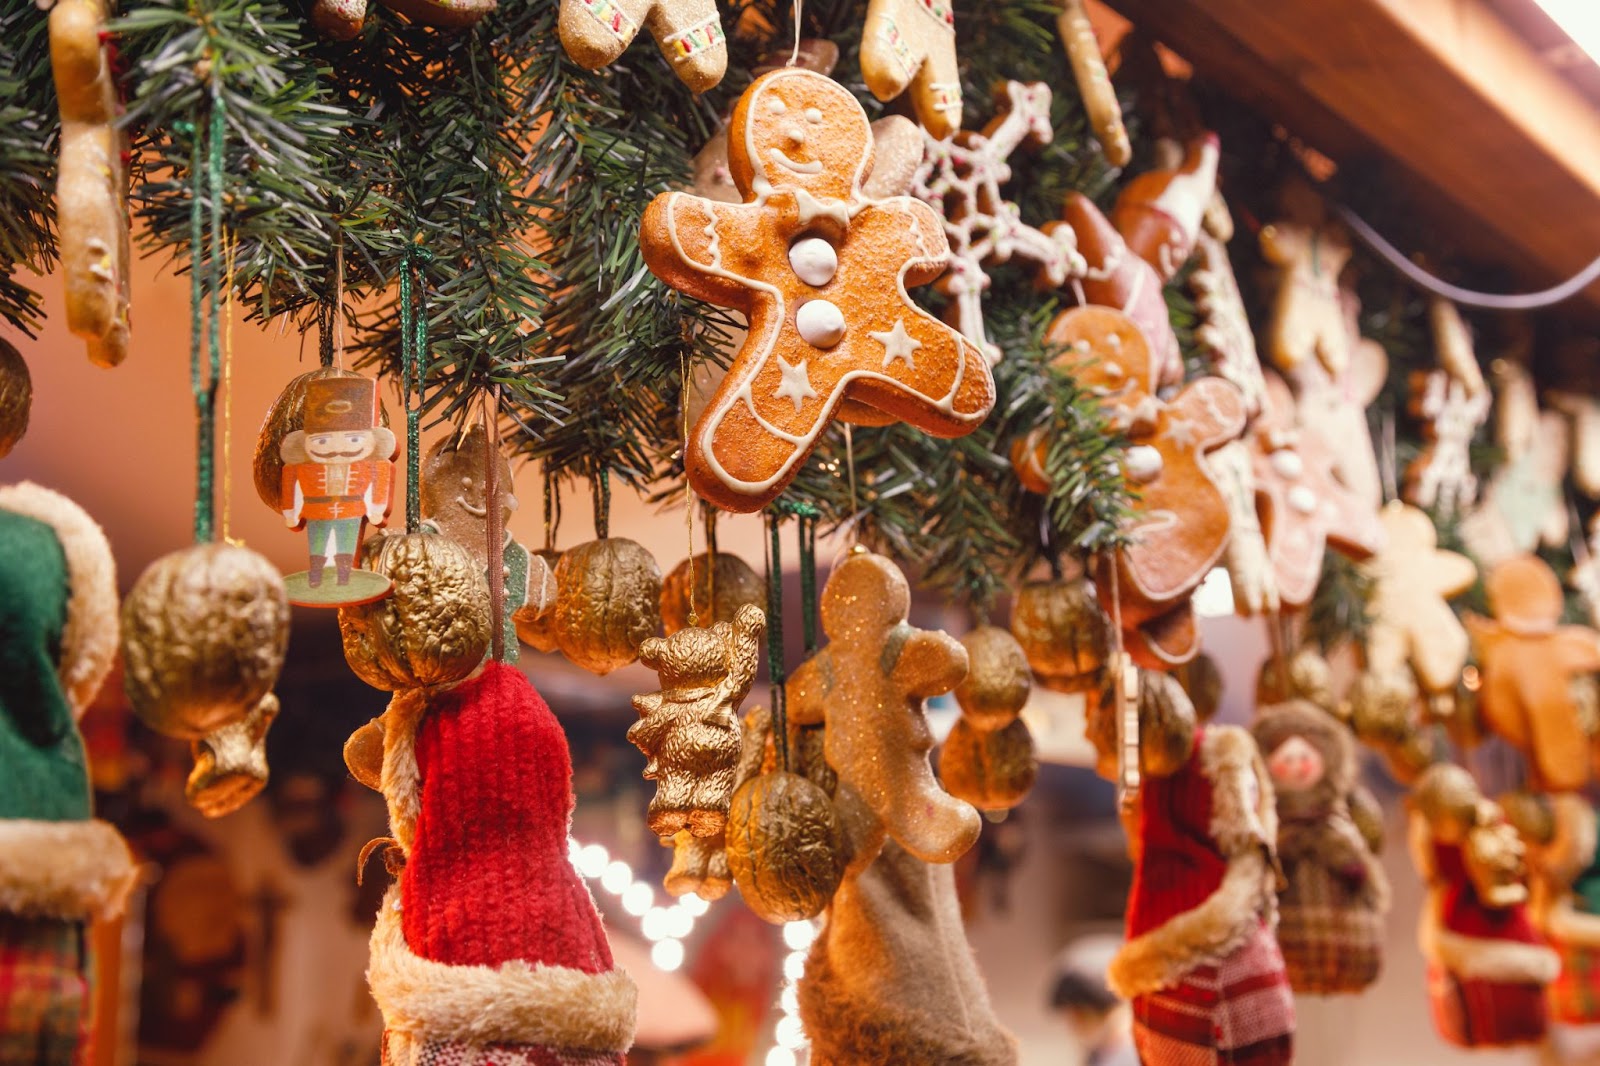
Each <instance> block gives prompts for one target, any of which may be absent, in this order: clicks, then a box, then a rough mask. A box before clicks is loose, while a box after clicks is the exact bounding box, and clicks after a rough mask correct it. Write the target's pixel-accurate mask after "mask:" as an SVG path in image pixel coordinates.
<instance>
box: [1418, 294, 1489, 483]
mask: <svg viewBox="0 0 1600 1066" xmlns="http://www.w3.org/2000/svg"><path fill="white" fill-rule="evenodd" d="M1428 320H1429V322H1430V324H1431V325H1432V328H1433V343H1434V350H1435V352H1436V355H1437V358H1438V362H1439V368H1438V369H1437V370H1432V371H1429V372H1427V373H1417V374H1413V375H1412V378H1411V393H1412V395H1411V413H1412V414H1414V415H1416V416H1417V417H1418V418H1420V419H1422V421H1423V436H1424V437H1426V438H1427V443H1426V444H1425V445H1424V446H1423V449H1422V453H1421V454H1420V455H1418V456H1417V458H1416V459H1414V460H1413V461H1412V462H1411V465H1409V466H1408V467H1406V480H1405V486H1404V489H1403V492H1402V495H1404V496H1405V498H1406V501H1407V502H1408V503H1414V504H1416V505H1417V506H1418V507H1425V508H1428V509H1430V510H1432V509H1435V508H1437V509H1438V510H1439V511H1441V512H1443V513H1444V514H1447V515H1454V514H1457V513H1459V512H1461V511H1464V510H1466V509H1467V508H1469V507H1471V506H1472V504H1473V503H1474V502H1475V501H1476V500H1477V498H1478V479H1477V477H1476V476H1475V475H1474V474H1473V473H1472V459H1471V453H1470V449H1471V447H1472V441H1473V438H1474V437H1476V436H1477V434H1478V429H1479V427H1481V426H1482V425H1483V423H1484V422H1485V421H1486V420H1487V419H1488V417H1489V405H1490V403H1491V402H1492V399H1493V397H1491V396H1490V394H1489V388H1488V386H1487V385H1486V384H1484V380H1483V371H1482V370H1480V369H1479V367H1478V360H1477V356H1476V354H1475V352H1474V350H1473V344H1472V336H1471V334H1470V332H1469V331H1468V330H1467V326H1466V323H1465V322H1463V321H1462V319H1461V312H1460V311H1458V310H1457V309H1456V306H1455V305H1454V304H1452V303H1450V302H1449V301H1448V300H1445V299H1442V298H1440V297H1437V296H1436V297H1434V298H1433V299H1432V300H1431V301H1430V302H1429V305H1428Z"/></svg>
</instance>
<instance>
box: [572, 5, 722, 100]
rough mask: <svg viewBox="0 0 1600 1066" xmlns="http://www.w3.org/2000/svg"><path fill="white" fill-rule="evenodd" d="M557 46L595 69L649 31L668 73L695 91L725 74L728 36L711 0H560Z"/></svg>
mask: <svg viewBox="0 0 1600 1066" xmlns="http://www.w3.org/2000/svg"><path fill="white" fill-rule="evenodd" d="M559 25H560V31H561V46H562V47H563V48H565V49H566V50H567V55H568V56H570V57H571V58H572V61H573V62H574V63H577V64H578V65H579V66H581V67H583V68H584V69H585V70H599V69H600V68H601V67H604V66H607V65H609V64H610V63H612V62H613V61H614V60H615V59H616V58H617V57H618V56H620V55H621V54H622V53H623V52H625V51H626V50H627V48H628V45H630V44H632V43H633V39H634V38H635V37H637V36H638V34H639V30H640V29H641V28H643V29H648V30H649V31H650V35H651V36H652V37H654V38H655V39H656V44H657V45H658V46H659V47H660V48H661V54H662V55H664V56H666V57H667V62H668V63H670V64H672V72H673V73H674V74H676V75H677V76H678V79H679V80H680V81H682V82H683V83H684V84H685V85H687V86H688V87H689V88H691V89H693V90H694V91H695V92H697V93H702V92H705V91H706V90H707V89H710V88H712V87H713V86H715V85H716V84H717V83H718V82H720V81H721V80H722V75H723V74H725V73H726V72H727V70H728V38H727V36H726V34H725V33H724V32H723V29H722V19H721V18H720V17H719V16H718V15H717V5H716V0H561V16H560V23H559Z"/></svg>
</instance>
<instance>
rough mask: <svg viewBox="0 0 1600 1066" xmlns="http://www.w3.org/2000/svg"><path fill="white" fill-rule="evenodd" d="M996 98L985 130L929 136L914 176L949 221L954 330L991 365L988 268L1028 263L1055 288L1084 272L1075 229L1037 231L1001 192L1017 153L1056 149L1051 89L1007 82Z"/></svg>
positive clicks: (921, 194)
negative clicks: (987, 322) (985, 309)
mask: <svg viewBox="0 0 1600 1066" xmlns="http://www.w3.org/2000/svg"><path fill="white" fill-rule="evenodd" d="M995 95H996V97H997V102H998V104H999V110H998V112H997V113H996V115H995V117H994V119H993V120H992V121H991V122H990V123H989V124H988V125H987V126H985V127H984V129H983V132H981V133H972V132H968V131H965V130H963V131H962V132H960V133H957V134H956V135H955V137H953V138H951V139H949V140H938V139H936V138H934V137H933V136H932V135H931V134H929V135H928V138H927V146H926V151H925V153H924V156H923V161H922V166H921V167H919V168H918V169H917V171H916V174H915V176H914V178H913V182H914V184H913V190H914V193H915V195H916V196H917V197H918V198H919V199H921V200H923V201H925V202H927V203H928V204H929V205H930V206H931V207H932V208H933V209H934V210H935V211H938V212H939V214H940V215H941V216H942V217H943V218H944V232H945V236H946V237H948V238H949V240H950V251H951V259H950V269H949V270H948V271H947V272H946V273H945V276H944V277H943V278H941V279H939V287H940V291H942V292H943V293H944V294H945V295H947V296H950V297H952V303H951V305H950V310H951V314H952V316H953V318H954V323H953V324H954V325H955V326H956V327H957V328H958V329H960V330H961V332H962V334H963V335H964V336H965V337H966V338H967V339H968V340H970V341H972V343H974V344H976V345H978V346H979V347H980V348H982V349H983V352H984V354H985V355H986V356H987V357H988V359H989V361H990V362H991V363H997V362H999V361H1000V349H999V348H997V347H995V346H994V345H993V344H990V343H989V338H988V335H987V333H986V332H985V330H984V328H983V293H984V291H985V290H986V289H988V288H989V275H988V274H986V273H984V270H983V267H984V264H985V263H1005V262H1009V261H1010V260H1011V259H1013V258H1021V259H1026V260H1029V261H1030V262H1032V263H1034V264H1035V265H1036V266H1037V267H1038V270H1039V274H1040V275H1041V276H1042V277H1043V278H1044V279H1045V280H1047V281H1048V282H1049V283H1050V284H1051V285H1052V286H1056V287H1059V286H1061V285H1064V284H1066V281H1067V278H1068V277H1069V276H1077V275H1080V274H1082V273H1083V270H1084V262H1083V257H1082V256H1080V255H1079V254H1078V251H1077V240H1076V238H1075V237H1074V236H1073V233H1072V230H1071V229H1070V228H1069V227H1066V226H1056V227H1052V229H1051V231H1050V232H1049V233H1045V232H1043V231H1041V230H1037V229H1034V228H1033V227H1032V226H1029V225H1027V224H1025V223H1024V222H1023V221H1022V212H1021V211H1020V210H1019V209H1018V208H1017V205H1016V204H1013V203H1010V202H1008V201H1007V200H1006V199H1005V198H1004V197H1003V196H1002V195H1001V192H1000V186H1002V185H1004V184H1005V183H1006V182H1007V181H1009V180H1010V178H1011V165H1010V163H1009V162H1008V160H1009V159H1010V157H1011V154H1012V153H1013V152H1015V151H1016V150H1017V149H1019V148H1021V147H1023V146H1025V145H1042V144H1049V143H1050V139H1051V137H1052V136H1053V132H1052V130H1051V128H1050V87H1049V86H1047V85H1044V84H1041V83H1039V82H1032V83H1030V84H1027V85H1024V84H1023V83H1022V82H1019V81H1008V82H1006V83H1005V84H1004V85H1002V86H1000V88H999V89H998V90H997V92H996V94H995Z"/></svg>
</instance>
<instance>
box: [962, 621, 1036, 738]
mask: <svg viewBox="0 0 1600 1066" xmlns="http://www.w3.org/2000/svg"><path fill="white" fill-rule="evenodd" d="M961 646H962V647H963V648H966V649H967V676H966V677H965V678H964V679H962V682H961V684H959V685H957V686H956V703H958V704H960V705H961V713H962V715H963V716H964V717H965V718H966V720H967V721H969V722H971V723H972V724H973V725H974V726H977V727H978V728H981V729H1002V728H1004V727H1005V726H1007V725H1009V724H1010V723H1011V722H1014V721H1016V718H1017V715H1018V714H1020V713H1021V712H1022V708H1023V706H1024V705H1025V704H1026V703H1027V702H1028V695H1029V694H1030V693H1031V692H1032V691H1033V674H1032V673H1031V672H1030V671H1029V669H1028V656H1027V654H1026V653H1025V652H1024V651H1023V650H1022V645H1021V644H1019V643H1017V638H1016V637H1014V636H1012V635H1011V634H1010V633H1009V632H1008V631H1006V630H1004V629H1001V628H1000V627H999V626H979V627H978V628H977V629H974V630H972V631H971V632H969V633H967V634H966V635H964V636H963V637H962V638H961Z"/></svg>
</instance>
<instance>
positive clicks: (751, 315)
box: [640, 69, 994, 511]
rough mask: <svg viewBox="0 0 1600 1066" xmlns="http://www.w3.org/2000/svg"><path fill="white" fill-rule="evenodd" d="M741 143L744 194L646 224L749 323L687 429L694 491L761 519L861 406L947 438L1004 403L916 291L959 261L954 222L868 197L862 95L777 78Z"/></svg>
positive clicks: (688, 204) (714, 297) (667, 264)
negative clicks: (948, 234) (950, 229)
mask: <svg viewBox="0 0 1600 1066" xmlns="http://www.w3.org/2000/svg"><path fill="white" fill-rule="evenodd" d="M728 144H729V161H728V162H729V168H730V169H731V171H732V173H733V179H734V183H735V184H736V185H737V186H738V188H739V191H740V193H741V194H742V195H743V196H744V200H745V202H743V203H740V204H723V203H717V202H715V201H711V200H707V199H705V198H703V197H698V196H693V195H691V194H688V193H681V192H669V193H663V194H661V195H660V196H657V197H656V199H655V200H654V201H653V202H652V203H651V204H650V207H649V208H648V209H647V210H646V212H645V216H644V220H643V223H642V224H641V227H640V242H641V244H642V247H643V251H644V257H645V262H646V263H647V264H649V266H650V269H651V270H652V271H654V272H655V273H656V275H657V276H659V277H660V278H662V280H664V281H666V283H667V284H669V285H671V286H672V287H673V288H676V289H679V290H681V291H683V292H685V293H688V294H689V295H691V296H695V297H698V298H700V299H704V300H708V301H710V302H712V303H716V304H720V305H722V306H725V307H731V308H734V309H736V310H738V311H741V312H743V313H744V315H745V317H746V318H747V320H748V321H749V324H750V325H749V335H748V336H747V337H746V338H745V341H744V344H743V345H742V346H741V347H740V349H739V352H738V353H737V354H736V355H735V356H734V360H733V365H732V368H731V369H730V370H729V372H728V375H727V377H726V378H724V379H723V382H722V384H721V385H720V386H719V387H718V389H717V392H716V394H715V395H714V396H713V397H712V398H711V401H710V402H709V403H708V404H707V406H706V410H705V412H704V413H703V414H702V415H701V416H700V419H699V420H698V422H697V423H696V425H695V427H694V430H693V432H692V433H691V434H690V437H689V448H688V453H687V459H686V464H685V465H686V468H687V470H688V476H689V480H690V483H691V484H692V485H693V486H694V488H695V490H696V491H697V492H699V493H700V494H701V496H703V497H704V498H705V499H707V500H709V501H711V502H712V503H714V504H716V505H717V506H719V507H722V508H725V509H727V510H731V511H755V510H759V509H760V508H761V507H763V506H765V505H766V504H767V503H768V502H769V501H771V500H772V499H773V498H774V497H776V496H777V495H778V494H779V493H780V492H782V491H783V489H784V486H785V485H787V484H788V483H789V481H790V479H792V478H793V477H794V475H795V474H796V473H797V472H798V471H799V468H800V466H801V464H802V463H804V462H805V459H806V456H807V455H809V454H810V452H811V449H812V448H813V446H815V444H816V441H817V438H818V436H820V434H821V433H822V431H823V429H825V428H826V427H827V425H828V423H829V422H830V421H831V420H832V419H833V418H835V417H836V416H837V415H838V413H839V409H840V406H841V403H842V402H843V401H845V400H846V399H848V400H851V401H855V402H858V403H860V404H862V405H864V406H865V407H870V408H874V409H876V410H877V411H879V412H882V413H883V414H886V415H889V416H892V417H893V418H895V419H898V420H900V421H903V422H906V423H908V424H910V425H912V426H915V427H916V428H918V429H920V430H922V431H924V432H927V433H932V434H935V435H937V436H943V437H957V436H962V435H964V434H966V433H970V432H971V431H972V430H973V429H975V428H976V427H977V426H978V424H979V423H981V422H982V421H983V419H984V418H985V417H986V416H987V415H988V413H989V409H990V408H991V407H992V406H993V405H994V381H993V379H992V378H991V377H990V374H989V366H988V363H987V362H986V361H985V360H984V358H983V354H982V352H980V351H979V350H978V349H977V347H976V346H974V345H973V344H971V343H970V342H968V341H967V340H966V339H965V338H963V337H962V336H961V334H959V333H958V332H956V331H955V330H953V329H951V328H950V327H949V326H947V325H945V324H944V323H943V322H940V321H939V320H938V319H937V318H934V317H933V316H932V315H930V314H928V313H927V312H926V311H924V310H922V309H921V308H920V307H918V306H917V305H916V304H915V303H913V302H912V300H911V297H910V296H909V295H908V293H907V288H908V287H909V286H915V285H925V284H928V283H930V282H932V281H934V280H936V279H937V278H938V277H939V275H940V274H941V273H942V272H943V271H944V268H945V266H946V265H947V263H948V262H949V255H950V251H949V245H948V244H947V243H946V241H945V236H944V230H943V227H942V226H941V224H940V221H939V217H938V215H937V214H935V213H934V211H933V210H932V209H931V208H929V207H928V205H927V204H924V203H922V202H921V201H918V200H914V199H911V198H910V197H892V198H889V199H885V200H873V199H870V198H868V197H867V196H866V195H865V194H864V193H863V191H862V183H863V180H864V178H865V176H866V174H867V173H868V172H870V170H871V168H872V141H871V127H870V126H869V125H868V123H867V116H866V113H865V112H864V111H863V110H862V109H861V105H860V104H859V103H858V102H857V101H856V99H855V97H853V96H851V95H850V93H849V92H848V91H847V90H845V89H844V88H843V87H842V86H840V85H838V84H837V83H835V82H833V81H830V80H829V79H827V78H825V77H823V76H821V75H819V74H814V73H812V72H810V71H805V70H798V69H785V70H778V71H774V72H772V73H770V74H765V75H762V76H761V77H760V78H757V79H756V81H755V82H754V83H753V84H752V85H751V86H750V88H749V89H748V90H746V91H745V94H744V95H743V96H742V97H741V98H740V99H739V103H738V106H737V107H736V108H735V109H734V113H733V123H732V125H731V127H730V130H729V139H728Z"/></svg>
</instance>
